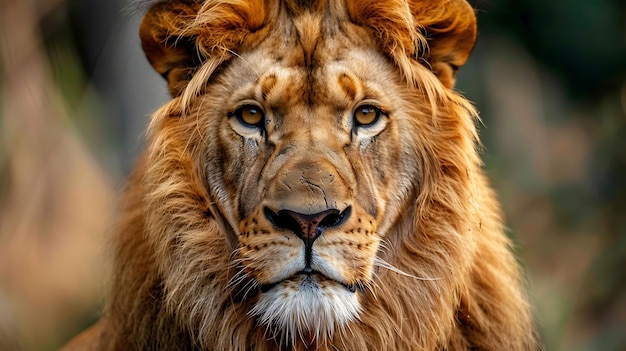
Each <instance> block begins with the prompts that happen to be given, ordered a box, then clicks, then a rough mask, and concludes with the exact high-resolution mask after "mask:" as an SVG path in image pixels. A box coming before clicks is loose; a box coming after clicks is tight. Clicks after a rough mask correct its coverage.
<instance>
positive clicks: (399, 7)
mask: <svg viewBox="0 0 626 351" xmlns="http://www.w3.org/2000/svg"><path fill="white" fill-rule="evenodd" d="M348 12H349V15H350V18H351V19H352V21H353V22H355V23H356V24H359V25H362V26H365V27H369V28H370V29H371V30H372V33H373V34H374V35H375V36H376V37H377V39H378V42H379V44H380V46H381V49H382V50H383V51H384V52H385V53H386V54H388V55H390V56H391V57H392V58H393V59H394V61H395V62H396V64H397V65H398V66H399V67H400V68H401V69H402V70H403V71H404V74H405V76H406V78H407V80H408V81H409V83H415V80H416V79H415V77H414V75H413V74H412V73H411V71H412V69H411V68H410V67H411V66H412V63H411V61H412V59H415V58H417V59H419V60H420V61H422V62H423V61H426V62H427V63H428V66H429V67H430V68H431V69H432V71H433V72H434V73H435V74H436V75H437V77H438V78H439V80H440V81H441V82H442V83H443V85H444V86H445V87H447V88H452V87H453V86H454V78H455V74H456V71H457V70H458V68H459V67H460V66H462V65H463V64H464V63H465V61H467V58H468V57H469V54H470V52H471V51H472V48H473V47H474V43H475V41H476V16H475V15H474V10H473V9H472V7H471V6H470V4H469V3H468V2H467V1H466V0H409V1H408V3H407V1H406V0H348ZM407 60H410V61H407Z"/></svg>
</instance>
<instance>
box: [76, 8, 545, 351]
mask: <svg viewBox="0 0 626 351" xmlns="http://www.w3.org/2000/svg"><path fill="white" fill-rule="evenodd" d="M148 7H149V9H147V12H146V14H145V16H144V18H143V20H142V23H141V26H140V38H141V43H142V47H143V50H144V52H145V54H146V56H147V58H148V60H149V62H150V63H151V65H152V66H153V67H154V69H155V70H156V71H157V72H158V73H160V74H161V75H162V76H163V77H164V78H165V80H166V81H167V84H168V88H169V91H170V93H171V95H172V100H171V101H169V102H168V103H167V104H165V105H164V106H163V107H162V108H160V109H159V110H158V111H157V112H156V113H155V114H154V116H153V117H152V120H151V123H150V125H149V128H148V133H147V135H148V138H147V139H148V140H147V147H146V150H145V152H144V153H143V156H141V158H140V160H139V162H138V165H137V167H136V169H135V170H134V172H133V174H132V175H131V177H130V180H129V182H128V186H127V190H126V192H125V195H124V198H123V199H122V202H121V204H122V205H121V206H122V208H121V211H120V212H121V213H120V220H119V225H118V226H117V229H116V230H115V232H114V235H113V237H112V239H111V243H112V244H111V246H112V252H113V254H112V256H113V262H112V263H113V268H112V273H113V274H112V278H111V284H110V291H109V294H108V300H107V303H106V306H105V308H104V311H103V316H102V318H101V320H100V321H99V322H98V323H97V324H96V325H95V326H93V327H92V328H91V329H89V330H88V331H86V332H84V333H83V334H82V335H80V336H79V337H77V338H76V339H75V340H74V341H73V342H72V343H70V344H69V345H68V347H67V349H71V350H240V351H246V350H255V351H264V350H355V351H356V350H359V351H360V350H534V349H539V348H540V345H539V342H538V341H537V338H536V336H535V334H536V333H535V330H534V325H533V321H532V313H531V311H530V310H531V308H530V306H529V303H528V301H527V298H526V294H525V292H524V287H523V283H522V280H523V279H522V274H521V271H520V268H519V264H518V263H517V261H516V259H515V258H514V255H513V253H512V243H511V241H510V240H509V239H508V238H507V236H506V235H505V233H504V229H503V218H502V213H501V210H500V207H499V204H498V201H497V199H496V196H495V194H494V192H493V190H492V189H491V187H490V185H489V183H488V180H487V178H486V177H485V174H484V172H483V170H482V166H481V161H480V158H479V151H480V149H479V145H480V144H479V139H478V135H477V128H476V124H477V121H478V116H477V113H476V111H475V109H474V108H473V106H472V105H471V103H470V102H469V101H468V100H466V99H465V98H464V97H463V96H461V95H460V94H459V93H458V92H457V91H456V90H455V89H454V83H455V75H456V72H457V70H458V69H459V68H460V67H461V66H462V65H463V64H464V63H465V62H466V60H467V59H468V57H469V55H470V52H471V51H472V49H473V46H474V42H475V40H476V33H477V29H476V19H475V15H474V11H473V9H472V7H471V6H470V5H469V4H468V3H467V2H466V1H464V0H409V1H401V0H337V1H330V0H308V1H302V0H280V1H278V0H277V1H263V0H204V1H203V0H167V1H158V2H151V3H150V4H148Z"/></svg>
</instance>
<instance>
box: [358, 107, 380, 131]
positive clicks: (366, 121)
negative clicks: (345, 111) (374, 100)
mask: <svg viewBox="0 0 626 351" xmlns="http://www.w3.org/2000/svg"><path fill="white" fill-rule="evenodd" d="M382 115H383V112H382V111H381V110H380V109H379V108H378V107H376V106H373V105H361V106H359V107H357V108H356V110H354V121H355V122H356V125H357V126H359V127H369V126H371V125H373V124H375V123H376V122H378V120H379V119H380V117H381V116H382Z"/></svg>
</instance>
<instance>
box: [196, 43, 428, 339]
mask: <svg viewBox="0 0 626 351" xmlns="http://www.w3.org/2000/svg"><path fill="white" fill-rule="evenodd" d="M280 40H284V38H282V37H279V38H276V39H274V38H270V39H268V40H266V41H264V42H263V43H262V44H261V45H260V46H258V47H256V48H255V49H254V50H251V51H248V52H242V53H240V57H239V58H237V59H235V60H234V61H233V62H232V63H231V64H230V66H229V67H228V68H227V70H226V71H225V72H224V73H223V74H222V76H221V78H220V81H219V82H218V83H216V84H215V86H214V87H211V88H210V89H208V92H207V94H206V96H204V97H203V98H202V99H201V100H200V101H199V103H198V106H199V107H198V108H201V106H213V107H212V108H210V109H201V110H198V111H197V112H196V113H198V115H199V116H198V117H199V118H204V119H207V120H210V123H209V124H208V125H207V126H206V127H205V128H206V129H205V130H202V131H200V132H201V133H203V134H205V135H207V164H206V172H207V179H208V186H209V188H210V192H211V193H212V195H213V196H214V197H215V198H218V199H220V202H221V203H222V205H221V206H220V207H221V209H222V211H223V213H224V215H225V216H226V218H227V220H228V222H229V223H230V225H231V226H232V228H233V229H234V234H235V236H236V240H235V242H236V246H235V247H234V248H233V249H234V257H235V259H236V260H237V261H238V262H240V264H241V267H242V272H241V273H240V274H241V275H240V276H236V277H235V279H241V281H242V282H240V283H243V284H241V285H242V286H244V287H247V288H250V289H253V288H256V290H258V296H256V297H255V298H258V301H257V302H256V303H255V305H254V308H253V309H252V311H251V313H252V314H254V315H256V316H258V317H259V319H260V320H261V321H262V322H264V323H267V324H270V325H274V326H276V327H278V328H279V329H281V330H282V329H289V328H296V329H297V330H292V331H291V333H290V334H291V335H297V334H298V333H302V332H305V331H310V332H314V333H320V332H322V333H325V332H326V330H325V329H327V328H330V329H332V328H333V327H334V326H335V325H340V326H341V325H344V324H346V323H348V322H350V321H351V320H354V319H356V318H358V314H359V310H360V304H359V294H360V293H361V290H362V289H366V288H368V287H371V285H372V284H373V282H372V279H373V277H372V268H373V266H374V265H375V262H376V254H377V252H378V250H379V246H380V242H381V240H383V238H384V233H385V231H386V230H385V227H386V226H388V225H389V223H392V222H393V221H394V219H395V218H396V217H397V216H398V208H399V207H400V204H401V203H402V202H403V201H405V200H406V198H407V195H408V194H409V193H411V192H412V191H414V190H415V189H414V188H415V184H416V182H415V179H418V178H419V171H418V170H419V165H418V163H417V160H418V159H419V158H418V157H417V155H415V154H414V153H415V150H413V149H412V148H410V147H403V146H402V145H403V144H404V143H409V142H410V141H409V140H406V141H403V140H402V137H401V133H400V132H399V131H400V130H401V129H407V128H408V129H413V128H415V123H412V122H411V120H414V119H415V118H419V117H415V116H411V117H410V116H408V115H407V113H406V109H407V106H408V105H407V103H406V101H404V100H403V97H402V94H398V91H402V88H401V87H402V83H401V78H400V76H399V74H398V73H397V70H395V69H394V68H393V66H392V64H390V63H389V62H388V61H387V60H385V59H384V57H383V56H382V55H381V54H379V53H378V52H376V51H375V50H373V49H368V48H365V47H360V45H359V44H360V43H359V42H357V43H355V42H354V41H353V40H351V39H350V38H347V37H339V38H335V39H334V40H332V41H328V42H325V43H323V44H322V45H321V46H319V47H317V48H316V49H315V51H314V52H312V53H311V55H312V58H311V59H312V60H314V61H315V63H314V64H308V65H307V64H305V58H304V55H306V53H304V49H303V48H302V47H301V46H299V45H298V44H285V43H284V42H281V41H280ZM250 281H251V282H250ZM253 290H255V289H253ZM256 290H255V292H256ZM249 295H254V294H253V293H252V292H250V293H249Z"/></svg>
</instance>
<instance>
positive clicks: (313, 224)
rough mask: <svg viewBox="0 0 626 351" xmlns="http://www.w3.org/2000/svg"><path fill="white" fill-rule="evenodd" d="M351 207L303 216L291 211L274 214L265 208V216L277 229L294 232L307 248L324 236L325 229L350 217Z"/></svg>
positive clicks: (337, 224)
mask: <svg viewBox="0 0 626 351" xmlns="http://www.w3.org/2000/svg"><path fill="white" fill-rule="evenodd" d="M351 210H352V209H351V207H348V208H346V209H345V210H344V211H343V212H339V210H337V209H329V210H325V211H322V212H319V213H315V214H303V213H298V212H294V211H291V210H280V211H278V213H274V212H273V211H272V210H270V209H269V208H267V207H266V208H265V209H264V211H265V216H266V217H267V219H268V220H269V221H270V222H271V223H272V224H274V226H276V227H277V228H281V229H288V230H291V231H292V232H294V233H295V234H296V235H297V236H298V237H299V238H300V239H302V241H304V242H305V243H306V244H307V246H310V245H312V244H313V242H314V241H315V240H316V239H317V238H319V237H320V235H322V233H323V232H324V230H325V229H327V228H332V227H336V226H339V225H341V224H342V223H343V222H345V220H346V219H347V218H348V217H350V213H351Z"/></svg>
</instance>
